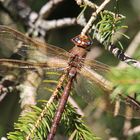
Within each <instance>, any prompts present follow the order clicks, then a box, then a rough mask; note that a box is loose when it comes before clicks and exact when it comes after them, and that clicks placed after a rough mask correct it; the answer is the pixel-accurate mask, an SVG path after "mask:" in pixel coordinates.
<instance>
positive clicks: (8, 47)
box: [0, 26, 69, 67]
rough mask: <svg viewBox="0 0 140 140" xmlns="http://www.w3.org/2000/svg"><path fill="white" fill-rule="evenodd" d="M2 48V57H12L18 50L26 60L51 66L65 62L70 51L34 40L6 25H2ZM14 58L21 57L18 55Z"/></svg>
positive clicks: (0, 45) (0, 43)
mask: <svg viewBox="0 0 140 140" xmlns="http://www.w3.org/2000/svg"><path fill="white" fill-rule="evenodd" d="M0 49H1V52H2V54H1V56H2V57H1V58H10V57H11V56H12V55H13V53H15V52H16V53H18V54H19V56H21V57H22V59H24V60H27V61H29V60H30V61H31V60H32V61H37V62H46V63H48V64H47V66H49V65H50V67H55V65H56V63H57V65H56V67H57V66H59V64H61V63H60V62H62V63H63V64H64V63H66V61H68V58H69V53H68V52H66V51H65V50H63V49H61V48H59V47H55V46H53V45H50V44H44V43H41V42H38V41H36V40H33V39H31V38H29V37H27V36H25V35H24V34H22V33H20V32H18V31H16V30H14V29H11V28H8V27H6V26H0ZM14 59H19V58H18V57H17V56H16V57H14ZM20 59H21V58H20ZM53 60H56V61H53ZM49 62H50V63H49ZM53 62H54V64H53Z"/></svg>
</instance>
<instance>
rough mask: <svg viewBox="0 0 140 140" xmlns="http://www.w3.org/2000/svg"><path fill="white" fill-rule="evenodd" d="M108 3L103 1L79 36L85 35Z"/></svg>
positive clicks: (107, 0) (106, 0)
mask: <svg viewBox="0 0 140 140" xmlns="http://www.w3.org/2000/svg"><path fill="white" fill-rule="evenodd" d="M109 2H110V0H105V1H104V2H103V3H102V4H101V5H100V6H99V7H98V9H97V10H96V12H94V13H93V14H92V16H91V18H90V19H89V21H88V23H87V24H86V26H85V27H84V28H83V30H82V32H81V35H85V34H86V33H87V32H88V31H89V30H90V28H91V26H92V24H93V22H94V21H95V20H96V18H97V15H98V14H99V13H100V12H101V11H102V10H103V9H104V7H105V6H106V5H107V4H108V3H109Z"/></svg>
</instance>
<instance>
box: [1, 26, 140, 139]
mask: <svg viewBox="0 0 140 140" xmlns="http://www.w3.org/2000/svg"><path fill="white" fill-rule="evenodd" d="M72 41H73V43H74V44H75V46H74V47H73V48H72V49H71V50H70V51H69V52H67V51H65V50H64V49H61V48H59V47H56V46H53V45H50V44H47V43H45V44H44V43H41V42H39V41H36V40H33V39H31V38H29V37H27V36H25V35H24V34H22V33H20V32H18V31H16V30H14V29H12V28H9V27H6V26H0V49H1V50H4V51H2V52H3V53H2V54H1V57H0V72H1V74H2V75H3V73H5V72H6V71H5V68H6V69H10V68H17V69H19V68H20V69H27V70H28V69H38V68H40V69H42V70H44V71H45V70H51V69H52V70H56V71H64V73H65V75H66V77H67V79H68V80H67V81H68V83H67V84H66V87H65V89H64V92H63V94H62V97H61V100H60V105H59V107H58V110H57V112H56V115H55V118H54V121H53V124H52V128H51V130H50V134H49V136H48V140H52V139H53V137H54V135H55V131H56V129H55V128H56V127H57V125H58V123H59V121H60V119H61V115H62V113H63V111H64V107H65V104H66V102H67V99H68V96H69V92H70V90H71V86H72V83H73V81H75V79H78V76H79V77H84V78H85V79H86V80H88V81H89V82H90V83H91V84H93V85H95V84H96V85H98V86H99V88H102V89H103V90H104V91H106V92H107V93H110V92H111V91H112V90H113V86H112V84H111V83H110V82H109V81H108V80H106V79H104V78H103V76H102V75H100V73H102V72H108V71H109V70H110V67H109V66H107V65H105V64H102V63H100V62H98V61H95V60H89V59H86V55H87V53H88V51H87V48H89V47H90V45H91V44H92V42H91V40H90V39H89V37H88V36H86V35H79V36H76V37H75V38H73V39H72ZM14 53H17V54H18V55H19V59H18V57H15V58H14V59H13V54H14ZM9 58H10V59H9ZM63 80H64V79H63V78H62V79H61V78H60V82H59V84H60V83H63ZM59 84H58V87H57V90H58V89H59V86H61V84H60V85H59ZM57 90H56V91H57ZM94 94H96V90H94ZM106 96H109V94H106V95H105V98H106ZM89 98H90V97H89ZM105 98H104V99H105ZM124 98H126V102H127V104H130V105H131V104H134V106H139V103H137V102H135V100H134V99H133V98H131V97H130V98H128V97H124ZM108 106H110V107H112V105H108ZM120 110H121V113H120V114H123V113H124V112H123V111H122V110H124V106H123V108H122V109H120ZM134 115H135V116H134V117H137V116H140V114H139V113H138V112H137V111H136V112H134ZM128 117H129V116H128Z"/></svg>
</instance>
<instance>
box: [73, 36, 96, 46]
mask: <svg viewBox="0 0 140 140" xmlns="http://www.w3.org/2000/svg"><path fill="white" fill-rule="evenodd" d="M71 41H72V42H73V43H74V44H75V45H76V46H78V47H82V48H85V49H87V48H88V47H89V46H91V45H92V44H93V42H92V41H91V39H90V37H89V36H87V35H78V36H76V37H74V38H72V39H71Z"/></svg>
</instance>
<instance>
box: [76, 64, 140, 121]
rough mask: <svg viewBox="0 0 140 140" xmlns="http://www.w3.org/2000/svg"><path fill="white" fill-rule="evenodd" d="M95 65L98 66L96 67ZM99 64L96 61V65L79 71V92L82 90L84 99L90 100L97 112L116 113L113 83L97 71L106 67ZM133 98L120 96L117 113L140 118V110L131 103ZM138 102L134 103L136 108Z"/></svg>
mask: <svg viewBox="0 0 140 140" xmlns="http://www.w3.org/2000/svg"><path fill="white" fill-rule="evenodd" d="M95 65H96V66H98V67H97V68H96V66H95ZM99 65H100V64H99V63H98V64H96V62H94V66H93V65H91V67H87V66H84V67H83V68H82V69H81V71H79V73H80V74H79V77H80V78H79V77H78V81H77V85H76V86H78V87H79V88H78V89H79V90H80V91H78V92H80V94H81V93H83V94H82V96H83V97H84V101H86V102H88V104H89V106H91V107H92V108H93V110H94V111H95V112H96V111H98V112H104V111H107V112H108V111H109V112H113V114H114V113H116V110H117V108H118V107H117V103H116V102H115V101H114V102H113V101H112V99H111V96H110V95H111V92H112V91H113V85H112V83H111V82H110V81H108V80H107V79H105V78H104V77H103V76H102V75H100V74H99V73H97V72H96V71H97V70H99V71H100V68H102V71H103V70H104V68H105V67H106V66H105V67H104V65H103V66H102V65H100V66H99ZM94 67H95V68H94ZM91 68H92V69H91ZM95 70H96V71H95ZM80 96H81V95H80ZM132 99H133V98H131V100H129V99H128V97H126V99H124V98H123V99H122V98H120V99H119V105H120V106H119V108H118V113H116V114H118V115H121V116H125V117H127V118H140V111H137V110H136V109H133V106H132V104H131V103H133V102H134V101H135V100H134V99H133V100H132ZM128 101H129V102H128ZM137 104H138V103H137V102H136V103H135V104H134V108H136V106H135V105H137Z"/></svg>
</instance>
